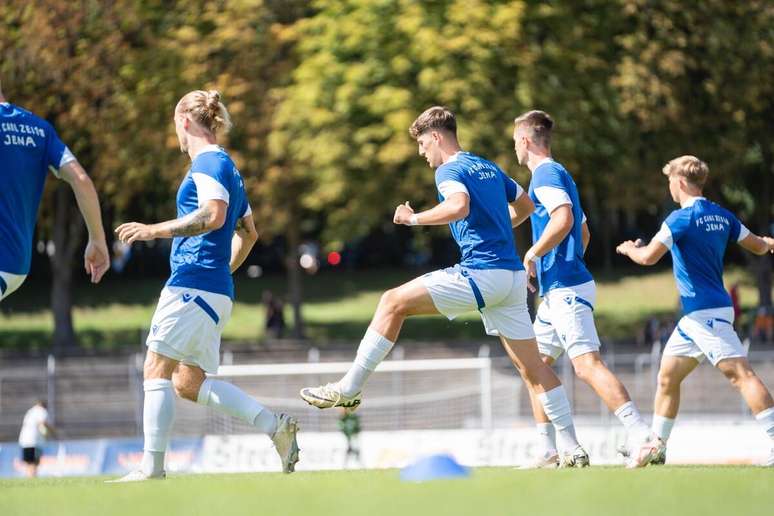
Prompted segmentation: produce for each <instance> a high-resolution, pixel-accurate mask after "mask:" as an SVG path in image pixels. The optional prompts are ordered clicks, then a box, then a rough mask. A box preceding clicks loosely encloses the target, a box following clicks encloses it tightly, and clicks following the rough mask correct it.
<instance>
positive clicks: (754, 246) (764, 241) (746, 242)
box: [739, 233, 774, 256]
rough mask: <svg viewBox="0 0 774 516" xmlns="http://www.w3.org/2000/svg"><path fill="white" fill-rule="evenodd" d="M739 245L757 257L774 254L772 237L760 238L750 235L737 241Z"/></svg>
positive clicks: (773, 239)
mask: <svg viewBox="0 0 774 516" xmlns="http://www.w3.org/2000/svg"><path fill="white" fill-rule="evenodd" d="M739 245H741V246H742V247H744V248H745V249H746V250H748V251H750V252H751V253H753V254H757V255H759V256H760V255H764V254H766V253H774V238H772V237H767V236H764V237H761V236H758V235H755V234H753V233H750V234H749V235H747V236H746V237H744V238H743V239H742V240H740V241H739Z"/></svg>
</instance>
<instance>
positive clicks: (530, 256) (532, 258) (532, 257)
mask: <svg viewBox="0 0 774 516" xmlns="http://www.w3.org/2000/svg"><path fill="white" fill-rule="evenodd" d="M536 259H537V256H536V255H535V253H534V252H533V251H532V249H530V250H529V251H527V254H525V255H524V261H525V262H534V261H535V260H536Z"/></svg>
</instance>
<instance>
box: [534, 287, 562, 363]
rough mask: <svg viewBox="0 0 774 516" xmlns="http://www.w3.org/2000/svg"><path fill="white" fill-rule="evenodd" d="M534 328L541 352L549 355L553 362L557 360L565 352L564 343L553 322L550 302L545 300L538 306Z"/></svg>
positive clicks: (546, 355)
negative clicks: (549, 306)
mask: <svg viewBox="0 0 774 516" xmlns="http://www.w3.org/2000/svg"><path fill="white" fill-rule="evenodd" d="M532 328H533V330H534V331H535V338H536V339H537V344H538V351H540V354H541V355H543V356H545V357H549V358H550V359H551V363H553V362H555V361H556V360H557V359H558V358H559V357H560V356H562V353H564V345H563V344H562V341H561V340H560V339H559V334H558V333H557V332H556V329H555V328H554V325H553V324H552V323H551V312H550V310H549V309H548V303H546V302H545V301H542V302H541V303H540V305H539V306H538V309H537V314H536V315H535V322H534V323H533V324H532Z"/></svg>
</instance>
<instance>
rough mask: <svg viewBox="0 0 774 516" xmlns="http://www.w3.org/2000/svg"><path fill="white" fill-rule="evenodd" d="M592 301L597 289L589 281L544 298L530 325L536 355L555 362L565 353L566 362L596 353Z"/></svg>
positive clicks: (596, 340)
mask: <svg viewBox="0 0 774 516" xmlns="http://www.w3.org/2000/svg"><path fill="white" fill-rule="evenodd" d="M596 301H597V286H596V284H595V283H594V282H593V281H588V282H586V283H581V284H580V285H575V286H573V287H563V288H555V289H553V290H551V291H549V292H548V293H547V294H545V295H544V296H543V301H542V302H541V303H540V306H539V307H538V310H537V315H536V317H535V324H534V327H535V335H536V336H537V342H538V350H539V351H540V354H541V355H546V356H549V357H551V358H553V359H554V360H556V359H557V358H559V357H560V356H562V353H564V352H565V351H566V352H567V356H568V357H570V359H573V358H575V357H578V356H580V355H584V354H586V353H591V352H594V351H599V347H600V342H599V335H597V327H596V326H595V325H594V304H595V303H596Z"/></svg>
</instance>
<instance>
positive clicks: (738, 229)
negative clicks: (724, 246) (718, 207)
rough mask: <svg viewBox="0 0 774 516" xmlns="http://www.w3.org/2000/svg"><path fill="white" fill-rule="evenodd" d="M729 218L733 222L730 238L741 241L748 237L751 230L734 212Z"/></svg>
mask: <svg viewBox="0 0 774 516" xmlns="http://www.w3.org/2000/svg"><path fill="white" fill-rule="evenodd" d="M728 220H729V221H730V222H731V234H730V235H729V240H732V241H734V242H741V241H742V240H744V239H745V238H747V237H748V235H749V234H750V230H749V229H747V227H746V226H745V225H744V224H742V222H741V221H740V220H739V219H738V218H736V216H735V215H734V214H730V216H729V217H728Z"/></svg>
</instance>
